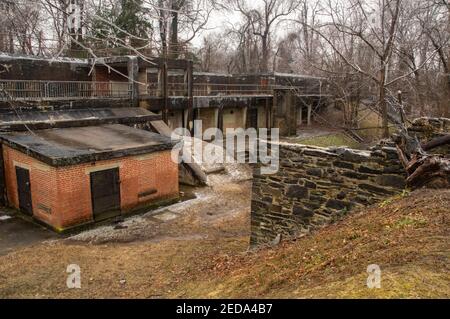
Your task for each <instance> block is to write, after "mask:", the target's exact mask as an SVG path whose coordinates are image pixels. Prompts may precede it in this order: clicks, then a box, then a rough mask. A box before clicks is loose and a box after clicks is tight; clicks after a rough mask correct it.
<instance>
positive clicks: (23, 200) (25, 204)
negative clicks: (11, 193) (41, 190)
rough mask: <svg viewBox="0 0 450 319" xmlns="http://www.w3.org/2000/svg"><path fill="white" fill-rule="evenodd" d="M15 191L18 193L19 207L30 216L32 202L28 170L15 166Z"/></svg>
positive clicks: (31, 213)
mask: <svg viewBox="0 0 450 319" xmlns="http://www.w3.org/2000/svg"><path fill="white" fill-rule="evenodd" d="M16 177H17V193H18V194H19V209H20V211H21V212H22V213H24V214H27V215H30V216H32V215H33V204H32V201H31V183H30V172H29V171H28V170H27V169H25V168H22V167H18V166H16Z"/></svg>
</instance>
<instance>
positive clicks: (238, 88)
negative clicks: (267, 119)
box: [140, 83, 273, 96]
mask: <svg viewBox="0 0 450 319" xmlns="http://www.w3.org/2000/svg"><path fill="white" fill-rule="evenodd" d="M272 91H273V87H272V86H268V85H258V84H212V83H195V84H194V88H193V95H194V96H226V95H240V96H242V95H244V96H245V95H270V94H272ZM167 92H168V95H169V96H187V94H188V93H187V92H188V91H187V86H186V84H184V83H168V84H167ZM140 94H141V95H148V96H163V90H162V88H161V87H160V86H159V85H158V83H149V84H147V86H146V88H144V91H142V90H141V91H140Z"/></svg>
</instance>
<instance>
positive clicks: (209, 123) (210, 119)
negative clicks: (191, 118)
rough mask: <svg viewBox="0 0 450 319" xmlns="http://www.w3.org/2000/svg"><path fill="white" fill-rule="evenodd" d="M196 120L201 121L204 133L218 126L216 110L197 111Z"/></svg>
mask: <svg viewBox="0 0 450 319" xmlns="http://www.w3.org/2000/svg"><path fill="white" fill-rule="evenodd" d="M197 112H198V113H197V114H198V116H197V120H201V121H202V128H203V132H202V133H204V132H205V131H206V130H207V129H209V128H217V124H218V114H219V113H218V112H219V111H218V109H216V108H208V109H198V111H197Z"/></svg>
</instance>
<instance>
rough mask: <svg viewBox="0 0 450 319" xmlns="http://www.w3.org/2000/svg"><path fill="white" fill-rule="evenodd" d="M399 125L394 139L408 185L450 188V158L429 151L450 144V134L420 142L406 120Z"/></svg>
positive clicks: (413, 186) (414, 187)
mask: <svg viewBox="0 0 450 319" xmlns="http://www.w3.org/2000/svg"><path fill="white" fill-rule="evenodd" d="M402 119H404V117H402ZM398 125H399V128H400V130H399V133H398V134H396V135H395V136H394V141H395V143H396V145H397V152H398V155H399V158H400V161H401V162H402V164H403V166H404V167H405V170H406V173H407V174H408V178H407V180H406V182H407V185H408V187H411V188H413V189H416V188H420V187H427V188H450V158H448V157H446V156H444V155H438V154H430V153H428V152H429V151H431V150H433V149H435V148H437V147H440V146H443V145H447V144H450V134H446V135H443V136H440V137H437V138H434V139H432V140H430V141H427V142H425V143H420V142H419V140H418V138H417V136H411V135H410V134H409V132H408V129H407V128H406V124H405V121H403V123H399V124H398Z"/></svg>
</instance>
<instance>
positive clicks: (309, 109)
mask: <svg viewBox="0 0 450 319" xmlns="http://www.w3.org/2000/svg"><path fill="white" fill-rule="evenodd" d="M311 113H312V106H311V105H309V104H308V126H310V125H311Z"/></svg>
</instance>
